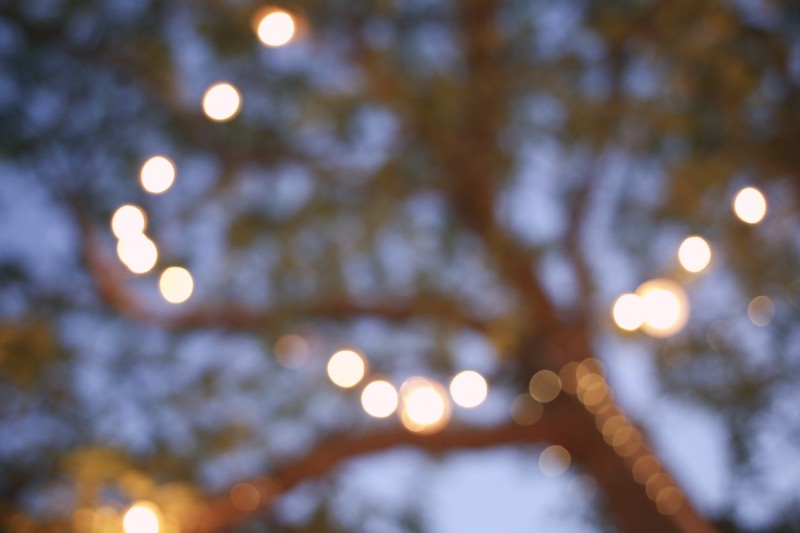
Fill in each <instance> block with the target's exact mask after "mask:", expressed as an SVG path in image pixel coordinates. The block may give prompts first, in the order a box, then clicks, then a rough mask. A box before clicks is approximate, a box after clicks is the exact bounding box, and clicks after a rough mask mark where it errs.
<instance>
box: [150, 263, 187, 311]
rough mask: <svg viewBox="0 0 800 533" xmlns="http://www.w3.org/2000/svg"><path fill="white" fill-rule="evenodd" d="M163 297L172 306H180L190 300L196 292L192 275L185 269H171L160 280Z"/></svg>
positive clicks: (163, 273)
mask: <svg viewBox="0 0 800 533" xmlns="http://www.w3.org/2000/svg"><path fill="white" fill-rule="evenodd" d="M158 289H159V290H160V291H161V296H163V297H164V299H165V300H166V301H168V302H169V303H172V304H180V303H183V302H185V301H186V300H188V299H189V297H190V296H191V295H192V291H193V290H194V280H193V279H192V274H191V273H190V272H189V271H188V270H186V269H185V268H183V267H169V268H168V269H166V270H164V272H162V274H161V278H159V280H158Z"/></svg>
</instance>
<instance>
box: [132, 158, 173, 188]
mask: <svg viewBox="0 0 800 533" xmlns="http://www.w3.org/2000/svg"><path fill="white" fill-rule="evenodd" d="M139 179H140V181H141V182H142V188H144V190H145V191H147V192H149V193H152V194H161V193H162V192H164V191H166V190H167V189H169V188H170V187H171V186H172V183H173V182H174V181H175V164H174V163H173V162H172V161H171V160H170V159H168V158H166V157H164V156H163V155H157V156H154V157H151V158H150V159H148V160H147V161H145V163H144V165H142V170H141V171H140V172H139Z"/></svg>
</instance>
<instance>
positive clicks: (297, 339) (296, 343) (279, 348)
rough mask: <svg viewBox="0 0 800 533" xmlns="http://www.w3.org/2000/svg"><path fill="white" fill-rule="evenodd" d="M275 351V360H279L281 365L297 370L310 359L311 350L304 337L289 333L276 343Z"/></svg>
mask: <svg viewBox="0 0 800 533" xmlns="http://www.w3.org/2000/svg"><path fill="white" fill-rule="evenodd" d="M273 351H274V353H275V359H277V360H278V362H279V363H280V364H281V365H283V366H285V367H286V368H296V367H298V366H300V365H302V364H303V363H304V362H305V361H306V359H308V355H309V351H310V350H309V347H308V342H306V340H305V339H304V338H303V337H301V336H300V335H295V334H293V333H289V334H287V335H281V337H280V338H279V339H278V340H277V341H275V347H274V349H273Z"/></svg>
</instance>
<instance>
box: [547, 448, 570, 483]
mask: <svg viewBox="0 0 800 533" xmlns="http://www.w3.org/2000/svg"><path fill="white" fill-rule="evenodd" d="M571 460H572V457H571V456H570V454H569V452H568V451H567V449H566V448H564V447H563V446H559V445H557V444H554V445H553V446H548V447H547V448H545V449H544V451H542V454H541V455H540V456H539V469H540V470H541V471H542V474H544V475H546V476H549V477H556V476H560V475H561V474H563V473H564V472H566V471H567V469H568V468H569V464H570V462H571Z"/></svg>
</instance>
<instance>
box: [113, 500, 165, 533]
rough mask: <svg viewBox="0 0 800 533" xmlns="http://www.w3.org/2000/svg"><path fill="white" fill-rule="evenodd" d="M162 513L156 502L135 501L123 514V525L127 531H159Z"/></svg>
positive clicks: (132, 532)
mask: <svg viewBox="0 0 800 533" xmlns="http://www.w3.org/2000/svg"><path fill="white" fill-rule="evenodd" d="M160 515H161V512H160V511H159V509H158V507H157V506H156V505H155V504H154V503H151V502H147V501H139V502H135V503H134V504H133V505H131V507H130V509H128V510H127V512H126V513H125V516H123V518H122V527H123V529H124V530H125V533H158V529H159V524H160Z"/></svg>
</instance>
